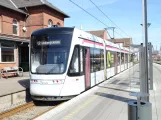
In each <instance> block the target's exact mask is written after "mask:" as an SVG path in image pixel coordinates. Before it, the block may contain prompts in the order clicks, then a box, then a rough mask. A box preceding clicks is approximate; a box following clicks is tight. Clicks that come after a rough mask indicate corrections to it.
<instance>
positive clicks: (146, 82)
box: [142, 0, 149, 102]
mask: <svg viewBox="0 0 161 120" xmlns="http://www.w3.org/2000/svg"><path fill="white" fill-rule="evenodd" d="M142 12H143V36H144V41H145V44H144V47H145V64H144V65H145V77H144V78H145V79H144V83H145V90H144V91H145V93H147V94H149V82H148V81H149V77H148V29H147V28H148V24H147V0H142ZM145 100H146V101H148V102H149V96H148V97H146V98H145Z"/></svg>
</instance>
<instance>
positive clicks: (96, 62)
mask: <svg viewBox="0 0 161 120" xmlns="http://www.w3.org/2000/svg"><path fill="white" fill-rule="evenodd" d="M100 53H101V50H100V49H96V48H95V49H94V56H93V69H94V72H96V71H100V70H101V54H100Z"/></svg>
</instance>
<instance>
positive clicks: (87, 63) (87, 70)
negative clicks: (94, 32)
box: [85, 48, 91, 89]
mask: <svg viewBox="0 0 161 120" xmlns="http://www.w3.org/2000/svg"><path fill="white" fill-rule="evenodd" d="M90 86H91V80H90V49H89V48H85V89H88V88H89V87H90Z"/></svg>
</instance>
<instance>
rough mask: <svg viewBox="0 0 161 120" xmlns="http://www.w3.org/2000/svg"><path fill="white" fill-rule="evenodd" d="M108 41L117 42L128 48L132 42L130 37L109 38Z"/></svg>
mask: <svg viewBox="0 0 161 120" xmlns="http://www.w3.org/2000/svg"><path fill="white" fill-rule="evenodd" d="M109 41H110V42H113V43H115V44H119V45H121V46H123V47H126V48H129V47H130V45H131V44H133V42H132V38H119V39H110V40H109Z"/></svg>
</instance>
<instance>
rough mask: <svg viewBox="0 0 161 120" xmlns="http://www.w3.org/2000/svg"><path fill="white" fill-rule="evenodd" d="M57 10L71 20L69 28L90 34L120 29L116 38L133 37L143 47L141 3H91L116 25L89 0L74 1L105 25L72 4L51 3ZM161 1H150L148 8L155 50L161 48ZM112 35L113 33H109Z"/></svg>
mask: <svg viewBox="0 0 161 120" xmlns="http://www.w3.org/2000/svg"><path fill="white" fill-rule="evenodd" d="M48 1H49V2H50V3H52V4H53V5H54V6H56V7H57V8H59V9H61V10H62V11H64V12H65V13H66V14H68V15H69V16H70V18H66V19H65V26H66V27H73V26H75V27H76V28H79V29H80V26H82V27H83V30H84V31H87V30H102V29H104V28H107V27H116V26H115V24H116V25H117V26H118V27H119V28H121V30H123V31H124V32H125V33H126V34H127V35H128V36H127V35H126V34H125V33H124V32H122V31H121V30H120V29H119V28H117V27H116V29H115V31H116V32H115V37H116V38H127V37H129V36H130V37H131V38H132V39H133V43H134V44H140V43H144V41H143V30H142V26H141V25H140V24H141V23H142V0H92V1H93V2H94V3H95V4H96V5H97V6H98V7H99V8H100V9H101V10H102V11H103V12H104V13H105V14H106V15H107V16H108V17H109V18H110V19H111V20H112V21H113V22H114V23H115V24H113V23H112V22H111V21H110V20H108V19H107V18H106V17H105V16H104V15H103V14H102V13H101V12H100V11H99V10H98V9H97V8H96V7H95V6H94V5H93V4H92V2H91V1H90V0H72V1H73V2H75V3H76V4H78V5H79V6H81V7H82V8H83V9H85V10H86V11H88V12H89V13H90V14H92V15H93V16H95V17H96V18H98V19H99V20H100V21H102V22H103V23H104V24H105V25H104V24H102V23H101V22H99V21H98V20H96V19H94V18H93V17H92V16H90V15H89V14H88V13H86V12H85V11H83V10H81V9H80V8H79V7H77V6H76V5H74V4H73V3H72V2H70V1H69V0H48ZM160 6H161V0H147V7H148V23H151V25H150V27H149V28H148V41H149V42H152V44H153V46H154V49H160V46H161V14H160V13H161V7H160ZM108 32H109V34H110V35H111V37H112V36H113V35H112V30H108Z"/></svg>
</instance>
